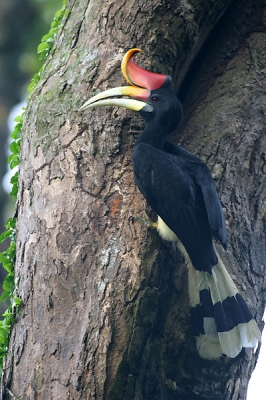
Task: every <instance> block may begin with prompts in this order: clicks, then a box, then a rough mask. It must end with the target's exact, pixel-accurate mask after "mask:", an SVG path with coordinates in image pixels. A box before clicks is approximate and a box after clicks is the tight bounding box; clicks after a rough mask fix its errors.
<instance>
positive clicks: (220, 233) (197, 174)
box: [164, 142, 227, 249]
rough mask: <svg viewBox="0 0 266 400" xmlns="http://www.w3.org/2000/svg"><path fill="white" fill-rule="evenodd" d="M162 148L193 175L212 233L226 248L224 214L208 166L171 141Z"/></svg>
mask: <svg viewBox="0 0 266 400" xmlns="http://www.w3.org/2000/svg"><path fill="white" fill-rule="evenodd" d="M164 149H165V151H166V152H168V153H171V154H173V155H175V156H177V157H178V159H179V160H180V159H182V160H185V167H186V169H187V171H188V173H189V174H190V176H193V179H194V180H195V182H196V183H197V184H198V185H199V187H200V189H201V191H202V196H203V200H204V203H205V207H206V212H207V215H208V221H209V225H210V229H211V232H212V235H213V237H214V238H215V239H216V240H217V241H218V242H220V243H221V244H222V246H223V247H224V248H225V249H226V247H227V232H226V225H225V220H224V215H223V211H222V207H221V203H220V200H219V197H218V194H217V191H216V188H215V185H214V182H213V179H212V175H211V172H210V170H209V168H208V167H207V166H206V164H204V162H203V161H202V160H201V159H200V158H198V157H197V156H195V154H192V153H190V152H189V151H187V150H185V149H184V148H182V147H180V146H178V145H176V144H174V143H172V142H166V143H165V146H164Z"/></svg>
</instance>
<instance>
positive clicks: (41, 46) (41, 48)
mask: <svg viewBox="0 0 266 400" xmlns="http://www.w3.org/2000/svg"><path fill="white" fill-rule="evenodd" d="M49 49H50V46H49V44H48V43H46V42H43V43H41V44H39V46H38V48H37V53H42V52H43V51H47V50H49Z"/></svg>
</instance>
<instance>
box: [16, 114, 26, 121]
mask: <svg viewBox="0 0 266 400" xmlns="http://www.w3.org/2000/svg"><path fill="white" fill-rule="evenodd" d="M23 119H24V114H22V115H18V116H17V117H15V118H14V121H15V122H21V123H22V122H23Z"/></svg>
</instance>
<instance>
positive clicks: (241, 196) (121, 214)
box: [2, 0, 266, 400]
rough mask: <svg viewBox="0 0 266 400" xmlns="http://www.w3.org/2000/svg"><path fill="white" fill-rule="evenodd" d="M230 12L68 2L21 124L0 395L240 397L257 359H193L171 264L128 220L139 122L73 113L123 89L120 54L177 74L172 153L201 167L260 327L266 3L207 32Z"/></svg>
mask: <svg viewBox="0 0 266 400" xmlns="http://www.w3.org/2000/svg"><path fill="white" fill-rule="evenodd" d="M230 3H231V2H230V1H216V2H207V1H203V0H201V1H192V0H191V1H190V2H188V1H178V2H176V1H155V0H150V1H138V2H137V1H134V0H131V1H122V0H119V1H115V2H109V1H108V2H107V1H106V2H105V1H103V2H89V1H85V0H79V1H71V2H70V4H69V8H70V10H71V13H70V16H69V18H68V20H67V21H66V23H65V25H64V27H63V30H62V32H61V35H59V37H58V40H57V44H56V48H55V51H54V54H53V55H52V57H50V58H49V60H48V62H47V65H46V68H45V72H44V76H43V79H42V80H41V81H40V84H39V85H38V87H37V89H36V91H35V94H34V95H33V97H32V99H31V101H30V104H29V105H28V109H27V118H26V120H27V123H26V124H25V126H24V133H23V143H22V155H21V173H20V193H19V203H18V236H17V262H16V275H17V276H18V277H19V279H20V281H19V287H18V294H19V296H20V297H21V299H22V301H23V306H22V307H21V310H20V313H19V315H18V316H17V319H16V323H15V325H14V327H13V330H12V335H11V342H10V349H9V358H8V360H7V364H6V368H5V374H4V377H3V385H2V386H3V388H2V390H3V398H5V399H8V398H9V396H10V395H9V394H8V391H7V389H8V390H10V391H11V392H12V393H13V394H14V395H15V396H16V397H18V398H23V399H58V398H62V399H67V398H68V399H75V400H76V399H95V400H96V399H97V400H100V399H108V400H120V399H121V400H132V399H144V400H156V399H179V400H182V399H184V400H185V399H186V400H190V399H191V400H193V399H200V398H201V399H228V400H229V399H245V392H246V386H247V382H248V379H249V377H250V374H251V372H252V370H253V368H254V364H255V361H256V358H257V355H258V350H257V351H256V353H255V354H253V352H252V350H244V351H243V352H242V353H241V354H240V355H239V356H238V357H237V358H236V359H234V360H230V359H227V358H224V359H222V360H219V361H215V362H210V361H204V360H202V359H200V357H199V356H198V354H197V351H196V349H195V342H194V338H193V336H192V331H191V323H190V316H189V306H188V293H187V274H186V270H185V267H184V265H183V260H182V257H181V255H180V254H179V252H178V251H177V249H176V248H175V247H174V246H173V245H169V244H167V243H163V242H162V241H161V240H160V239H159V238H158V236H157V235H156V234H155V233H153V232H150V231H147V230H146V228H144V227H143V226H141V225H140V223H139V222H138V221H134V218H132V216H133V215H136V214H142V213H143V211H144V210H145V209H146V203H145V201H144V199H143V197H142V196H141V195H140V194H139V192H138V190H137V189H136V186H135V184H134V180H133V174H132V167H131V150H132V146H133V143H134V141H135V139H136V137H137V135H138V134H139V132H140V131H141V129H142V127H143V123H142V122H141V121H140V119H139V117H138V116H135V115H133V113H130V112H125V111H123V110H117V109H111V108H110V109H98V110H93V111H90V112H87V113H86V114H79V113H78V112H77V109H78V108H79V106H80V105H81V104H82V103H83V101H84V100H85V99H87V98H88V97H89V96H91V95H92V94H93V93H95V90H98V89H99V90H104V89H105V88H111V87H114V86H118V85H121V84H124V83H123V80H122V77H121V73H120V62H121V58H122V55H123V54H124V53H125V51H126V50H127V49H128V48H130V47H133V46H138V47H141V48H142V49H143V50H144V52H143V53H144V57H139V60H138V62H139V64H141V62H143V63H142V65H143V66H144V67H148V68H150V69H152V70H154V71H157V72H164V73H168V74H171V75H172V76H173V78H174V86H175V88H176V90H177V89H179V88H180V87H181V89H180V95H181V96H182V98H184V99H185V101H184V105H185V123H184V127H183V130H182V132H181V134H178V135H179V136H176V137H175V140H179V141H180V142H181V143H182V144H183V145H184V146H185V147H187V148H189V149H190V150H192V151H194V152H196V153H197V154H198V155H200V156H201V157H202V158H203V159H204V160H205V161H206V163H207V164H208V166H209V167H210V168H211V169H212V172H213V175H214V177H215V180H216V183H217V187H218V191H219V194H220V197H221V200H222V204H223V207H224V211H225V215H226V218H227V221H228V232H229V240H230V246H229V250H228V252H227V253H224V252H222V256H223V258H224V260H225V262H226V265H227V266H228V269H229V270H230V272H231V274H232V275H233V277H234V278H235V279H236V282H237V285H238V287H239V288H240V290H241V292H242V293H243V295H244V297H245V299H246V300H247V302H248V304H249V306H250V308H251V310H252V312H253V313H254V314H255V316H256V319H257V320H258V322H259V323H261V318H262V313H263V309H264V304H265V292H264V290H265V282H264V274H263V269H264V267H265V253H266V251H265V225H266V220H265V168H266V167H265V161H266V157H265V140H266V139H265V133H264V132H265V128H264V127H265V125H266V120H265V110H264V107H263V105H264V102H265V94H264V90H263V88H264V87H265V83H266V82H265V80H266V78H265V69H264V65H265V61H266V60H265V58H266V54H265V51H264V46H263V43H265V36H266V33H265V27H264V20H263V18H264V17H263V16H264V5H263V3H264V1H262V0H261V1H258V0H248V1H246V2H245V5H243V4H241V1H240V0H237V1H235V2H234V3H233V4H232V6H231V7H230V8H229V10H228V12H227V13H226V14H225V15H224V16H223V17H222V19H220V22H219V24H218V26H217V28H216V29H215V30H214V31H212V29H213V28H214V27H215V26H216V25H217V21H218V20H219V18H220V17H221V16H222V14H223V13H224V11H225V10H226V8H227V7H228V6H229V4H230ZM211 31H212V34H211V36H210V38H209V39H208V41H207V42H206V39H207V36H208V34H209V33H210V32H211ZM204 43H206V45H205V47H202V46H203V44H204ZM200 49H202V51H201V52H200V53H199V51H200ZM197 55H198V56H197ZM196 56H197V58H196ZM193 60H194V63H193ZM190 66H191V69H190V70H189V67H190ZM182 82H185V83H184V85H183V86H182ZM189 84H190V86H189ZM188 86H189V87H188ZM180 135H181V136H180ZM220 251H221V250H220Z"/></svg>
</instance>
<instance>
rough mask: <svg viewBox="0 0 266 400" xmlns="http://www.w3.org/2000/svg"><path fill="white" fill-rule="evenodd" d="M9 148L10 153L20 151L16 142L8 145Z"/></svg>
mask: <svg viewBox="0 0 266 400" xmlns="http://www.w3.org/2000/svg"><path fill="white" fill-rule="evenodd" d="M9 149H10V151H11V153H13V154H19V152H20V146H19V144H18V142H12V143H11V144H10V146H9Z"/></svg>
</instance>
